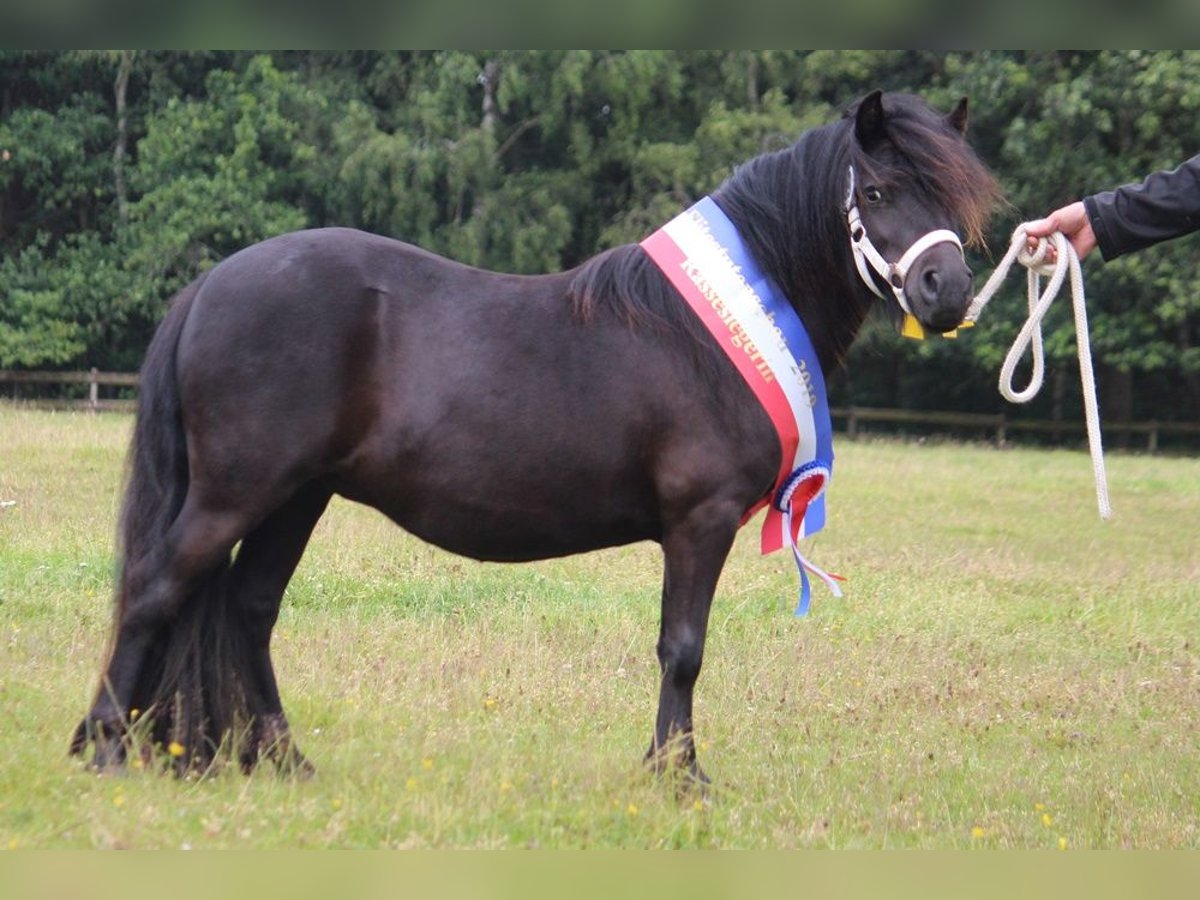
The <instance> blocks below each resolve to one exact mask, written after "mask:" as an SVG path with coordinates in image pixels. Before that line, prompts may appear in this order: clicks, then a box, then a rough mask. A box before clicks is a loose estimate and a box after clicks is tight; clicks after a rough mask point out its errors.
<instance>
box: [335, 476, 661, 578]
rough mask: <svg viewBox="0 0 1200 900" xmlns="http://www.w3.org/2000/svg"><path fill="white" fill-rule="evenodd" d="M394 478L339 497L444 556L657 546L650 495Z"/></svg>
mask: <svg viewBox="0 0 1200 900" xmlns="http://www.w3.org/2000/svg"><path fill="white" fill-rule="evenodd" d="M417 482H418V480H416V479H403V480H402V479H395V480H392V481H390V482H388V483H390V484H391V485H392V486H393V487H392V489H391V490H387V491H380V490H379V488H378V485H379V484H380V482H379V481H374V482H373V484H374V489H372V490H365V489H363V488H362V487H361V486H360V485H361V483H360V484H355V483H353V482H342V483H339V484H338V485H337V490H338V493H340V494H342V495H343V496H345V497H347V498H348V499H351V500H354V501H356V502H359V503H364V504H366V505H368V506H372V507H374V508H376V509H378V510H379V511H380V512H382V513H383V514H384V515H386V516H388V518H390V519H392V521H394V522H395V523H396V524H397V525H399V526H400V527H402V528H403V529H405V530H406V531H408V532H410V533H412V534H414V535H416V536H417V537H419V538H421V539H422V540H424V541H428V542H429V543H431V544H434V545H436V546H438V547H441V548H442V549H444V550H448V551H450V552H452V553H457V554H459V555H461V556H467V557H470V558H472V559H478V560H485V561H492V562H526V561H530V560H536V559H549V558H552V557H558V556H567V555H570V554H574V553H584V552H587V551H589V550H598V549H601V548H603V547H614V546H619V545H622V544H630V543H634V542H636V541H642V540H657V539H658V538H659V537H660V534H661V525H660V523H659V519H658V515H657V501H656V498H655V497H653V496H652V495H651V494H650V493H648V492H639V491H625V492H620V494H619V495H614V494H613V493H611V492H609V493H607V494H598V493H596V492H593V491H590V490H588V489H586V488H580V489H579V490H574V491H573V490H570V489H569V486H567V485H564V484H562V483H555V484H549V483H547V482H545V481H542V482H536V483H535V482H530V483H526V484H503V485H502V484H498V483H497V482H496V481H495V480H488V479H480V480H476V481H469V480H468V481H464V482H462V483H457V484H454V485H453V486H448V485H445V484H440V485H436V486H435V485H430V484H428V483H425V484H421V483H417Z"/></svg>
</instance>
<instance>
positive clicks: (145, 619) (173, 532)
mask: <svg viewBox="0 0 1200 900" xmlns="http://www.w3.org/2000/svg"><path fill="white" fill-rule="evenodd" d="M244 527H245V521H244V519H243V518H242V517H239V516H237V515H235V514H231V513H228V512H224V511H216V510H212V509H208V508H205V507H204V506H203V505H202V504H200V503H198V502H196V501H195V497H194V494H189V496H188V499H187V501H185V503H184V505H183V508H182V509H181V510H180V513H179V515H178V517H176V519H175V521H174V523H173V524H172V525H171V527H170V528H169V529H168V530H167V532H166V534H165V535H164V536H163V537H162V539H161V540H160V541H157V542H155V543H154V545H153V547H152V549H151V550H150V551H149V552H147V553H146V554H145V555H144V556H143V557H142V558H140V559H138V560H135V561H129V563H128V564H127V568H126V569H125V571H124V572H123V573H122V578H121V586H120V600H119V602H118V608H117V621H116V623H115V628H114V641H113V647H112V653H111V656H110V657H109V662H108V666H107V668H106V670H105V673H104V676H103V678H102V679H101V683H100V688H99V690H98V692H97V696H96V700H95V702H94V703H93V705H92V709H91V711H90V712H89V713H88V716H87V718H85V719H84V721H83V722H82V723H81V724H80V727H79V729H78V731H77V732H76V735H75V739H74V740H73V741H72V745H71V749H72V752H75V753H82V752H83V751H84V749H85V747H86V745H87V743H88V742H89V741H91V742H93V743H94V745H95V756H94V758H93V761H92V763H93V765H94V766H95V767H96V768H99V769H107V768H110V767H113V766H118V765H120V764H121V763H122V762H123V760H124V753H125V739H124V738H125V729H126V727H127V725H128V722H129V719H130V714H131V711H132V708H133V703H134V699H135V697H138V696H147V690H146V685H145V684H144V682H145V680H146V679H147V677H149V675H148V673H147V672H146V671H145V670H146V668H147V665H146V664H147V661H148V659H149V658H150V656H151V650H152V648H153V647H154V645H155V644H156V642H159V641H160V640H161V639H162V637H163V634H164V631H165V630H166V629H167V628H168V626H169V625H170V624H171V623H172V622H173V621H174V620H175V619H176V618H177V617H178V616H179V614H180V611H181V609H182V608H183V607H184V605H185V603H186V602H187V601H188V599H189V597H192V596H193V595H194V594H195V593H196V590H197V588H198V587H199V586H200V585H201V584H202V583H203V582H205V580H206V579H210V578H212V577H213V576H214V573H217V572H219V571H220V569H221V568H223V567H224V566H225V565H226V564H227V561H228V558H229V553H230V550H231V549H232V547H233V545H234V544H235V543H236V541H237V540H238V538H239V537H240V536H241V532H242V530H243V528H244Z"/></svg>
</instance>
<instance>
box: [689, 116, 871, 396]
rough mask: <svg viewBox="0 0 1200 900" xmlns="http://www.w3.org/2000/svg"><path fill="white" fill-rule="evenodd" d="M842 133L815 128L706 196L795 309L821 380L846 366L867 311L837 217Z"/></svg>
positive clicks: (845, 161) (845, 141)
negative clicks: (728, 220)
mask: <svg viewBox="0 0 1200 900" xmlns="http://www.w3.org/2000/svg"><path fill="white" fill-rule="evenodd" d="M848 129H849V123H848V122H837V123H834V124H832V125H827V126H825V127H823V128H817V129H815V130H813V131H810V132H808V133H806V134H805V135H804V136H802V137H801V138H800V140H799V141H798V142H796V143H795V144H793V145H792V146H791V147H789V148H787V149H786V150H780V151H777V152H775V153H767V154H764V155H763V156H759V157H756V158H755V159H752V160H750V161H749V162H747V163H745V164H744V165H742V166H739V167H738V169H737V170H736V171H735V172H734V174H733V175H732V176H731V177H730V178H729V180H728V181H726V182H725V183H724V184H723V185H722V186H721V187H720V188H718V189H717V190H716V191H715V192H714V193H713V195H712V197H713V199H714V200H715V201H716V202H717V204H718V205H719V206H720V207H721V208H722V209H723V210H724V212H725V214H726V215H728V216H729V218H730V220H732V222H733V223H734V225H736V226H737V229H738V231H739V233H740V234H741V236H742V239H743V240H744V241H745V242H746V245H747V247H748V248H749V250H750V253H751V254H752V255H753V256H754V258H755V260H756V261H757V262H758V264H759V265H760V266H761V267H762V269H763V271H764V272H765V273H766V274H767V275H769V276H770V277H771V278H772V279H773V280H774V281H775V283H776V284H777V285H778V286H779V288H780V290H782V291H783V293H784V296H786V297H787V298H788V301H789V302H790V303H791V304H792V306H793V307H794V308H795V310H796V313H797V314H798V315H799V316H800V320H801V321H802V322H803V323H804V327H805V329H806V330H807V331H808V334H809V337H810V338H811V339H812V342H813V346H814V348H815V349H816V351H817V356H818V358H819V359H820V361H821V368H822V369H823V370H824V371H825V373H826V374H829V373H831V372H832V371H833V370H834V369H836V368H837V366H838V365H840V364H841V362H842V360H843V359H844V358H845V355H846V353H847V351H848V350H849V349H850V345H851V343H853V341H854V338H855V336H856V335H857V334H858V331H859V329H860V328H861V327H862V323H863V321H864V320H865V319H866V316H867V313H868V312H869V310H870V305H871V295H870V294H868V293H867V292H866V290H865V289H864V288H863V287H862V286H861V284H860V283H859V282H858V280H857V277H856V275H855V270H854V264H853V260H852V258H851V253H850V242H849V239H848V235H847V233H846V222H845V218H844V214H843V213H842V201H843V199H844V192H845V190H846V172H847V169H848V167H849V154H848V150H847V149H846V148H847V147H848V145H849V141H850V135H849V134H848Z"/></svg>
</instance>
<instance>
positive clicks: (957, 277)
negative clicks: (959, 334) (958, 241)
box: [904, 244, 973, 332]
mask: <svg viewBox="0 0 1200 900" xmlns="http://www.w3.org/2000/svg"><path fill="white" fill-rule="evenodd" d="M972 281H973V275H972V272H971V270H970V268H969V267H968V266H967V264H966V263H965V262H964V261H963V258H962V255H961V253H960V252H959V250H958V248H957V247H953V246H950V245H947V244H943V245H939V246H936V247H931V248H929V249H928V250H927V251H926V252H925V253H923V254H921V256H920V257H919V258H918V259H917V260H916V263H915V265H913V267H912V268H911V269H910V270H909V271H908V275H907V277H906V278H905V280H904V292H905V294H907V295H908V298H909V304H910V305H911V306H912V311H913V315H915V316H916V317H917V320H918V321H919V322H920V323H921V324H922V325H923V326H925V327H926V328H928V329H929V330H930V331H939V332H941V331H950V330H952V329H954V328H956V327H958V325H959V324H961V322H962V320H963V316H964V315H965V314H966V311H967V307H968V306H970V303H971V294H972V290H971V289H972Z"/></svg>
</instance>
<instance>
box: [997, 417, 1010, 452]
mask: <svg viewBox="0 0 1200 900" xmlns="http://www.w3.org/2000/svg"><path fill="white" fill-rule="evenodd" d="M1007 421H1008V420H1007V419H1005V417H1004V413H1000V418H999V419H998V421H997V422H996V446H997V447H998V448H1000V449H1003V448H1004V442H1005V441H1006V440H1007V439H1008V427H1007Z"/></svg>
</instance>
